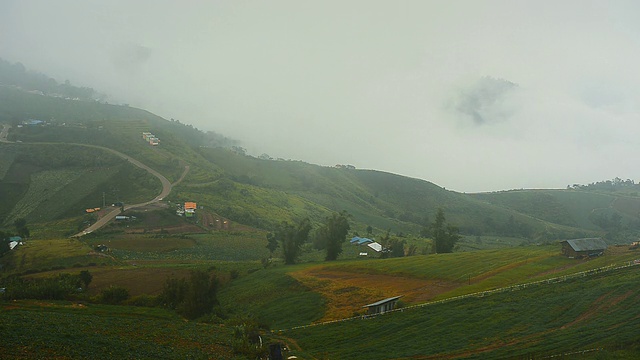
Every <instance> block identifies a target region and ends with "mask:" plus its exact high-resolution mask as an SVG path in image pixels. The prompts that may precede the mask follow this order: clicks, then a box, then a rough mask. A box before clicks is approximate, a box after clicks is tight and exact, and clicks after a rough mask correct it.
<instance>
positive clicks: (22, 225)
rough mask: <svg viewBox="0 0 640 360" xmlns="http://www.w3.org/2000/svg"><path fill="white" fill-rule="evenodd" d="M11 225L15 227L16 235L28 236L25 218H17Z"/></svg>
mask: <svg viewBox="0 0 640 360" xmlns="http://www.w3.org/2000/svg"><path fill="white" fill-rule="evenodd" d="M13 226H15V227H16V232H17V233H18V236H21V237H23V238H28V237H29V229H28V228H27V220H26V219H25V218H19V219H17V220H16V221H14V222H13Z"/></svg>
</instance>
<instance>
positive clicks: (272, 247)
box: [267, 233, 278, 257]
mask: <svg viewBox="0 0 640 360" xmlns="http://www.w3.org/2000/svg"><path fill="white" fill-rule="evenodd" d="M277 248H278V239H277V238H276V237H275V235H274V234H273V233H268V234H267V249H269V253H270V254H271V255H270V257H273V252H274V251H276V249H277Z"/></svg>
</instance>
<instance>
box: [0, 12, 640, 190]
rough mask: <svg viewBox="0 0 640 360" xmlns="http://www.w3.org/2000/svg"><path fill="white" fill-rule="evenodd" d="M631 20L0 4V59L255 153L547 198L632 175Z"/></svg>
mask: <svg viewBox="0 0 640 360" xmlns="http://www.w3.org/2000/svg"><path fill="white" fill-rule="evenodd" d="M637 14H640V6H638V5H637V4H636V2H634V1H628V2H627V1H614V2H584V1H577V0H576V1H562V2H556V1H536V2H515V1H506V0H505V1H462V0H461V1H455V2H451V1H429V2H426V1H406V2H400V3H394V2H388V1H348V2H338V1H315V2H298V1H272V2H252V1H234V2H189V3H177V2H172V1H163V2H158V1H136V2H127V1H84V2H81V3H78V2H77V1H56V2H46V1H37V0H25V1H5V2H3V3H2V4H0V56H2V57H5V58H7V59H8V60H11V61H21V62H23V63H24V64H25V65H27V66H28V67H31V68H34V69H38V70H41V71H45V72H48V73H50V74H51V75H52V76H54V77H57V78H58V79H60V80H64V79H67V78H68V79H70V80H71V81H72V82H74V83H77V84H81V85H87V86H92V87H95V88H97V89H100V90H103V91H106V92H108V93H110V94H112V95H114V97H115V98H116V99H119V100H120V101H122V102H127V103H130V104H132V105H137V106H141V107H145V108H148V109H149V110H151V111H154V112H156V113H158V114H159V115H162V116H165V117H174V118H177V119H180V120H181V121H183V122H189V123H193V124H194V126H196V127H198V128H202V129H212V130H216V131H219V132H222V133H224V134H226V135H228V136H232V137H235V138H238V139H240V140H242V141H243V142H244V145H245V146H246V147H248V148H249V149H255V150H254V151H255V152H256V153H258V154H261V153H263V152H267V153H269V154H270V155H272V156H275V157H283V158H294V159H303V160H307V161H310V162H315V163H320V164H326V165H332V164H335V163H352V164H354V165H356V166H359V167H367V168H376V169H381V170H387V171H392V172H397V173H400V174H404V175H409V176H414V177H419V178H423V179H426V180H430V181H433V182H435V183H437V184H439V185H441V186H445V187H447V188H451V189H454V190H459V191H481V190H499V189H508V188H520V187H564V186H566V185H567V184H569V183H573V182H591V181H598V180H603V179H606V178H612V177H615V176H620V177H622V178H633V177H634V176H635V175H636V173H637V170H636V169H635V168H634V167H633V165H632V162H631V161H629V160H627V159H628V158H627V157H625V155H628V154H634V153H637V152H638V151H639V150H640V149H639V148H638V145H636V141H635V139H634V134H635V133H637V131H636V130H637V128H638V126H639V125H637V118H638V113H639V111H638V105H637V104H638V103H639V102H638V100H640V99H639V96H640V95H638V92H637V88H638V84H639V82H640V73H638V72H636V71H634V68H635V67H636V66H637V63H638V60H640V45H639V44H638V42H637V39H638V38H639V36H640V21H638V19H637ZM483 79H484V80H483ZM486 79H494V80H495V81H492V80H490V81H489V83H487V80H486ZM502 80H504V81H505V82H501V81H502ZM506 81H508V82H512V83H514V84H517V88H515V90H513V91H511V90H509V91H505V90H504V89H503V90H500V89H502V88H501V87H500V86H498V85H499V84H503V85H504V84H506ZM498 90H500V91H498ZM487 91H488V92H487ZM478 94H484V95H482V96H480V97H478V96H479V95H478ZM465 99H466V100H465ZM461 104H463V105H465V106H463V108H464V109H465V110H464V111H461V109H460V107H461ZM452 105H453V109H452ZM471 105H473V106H471ZM456 109H457V110H456ZM474 109H475V110H474ZM474 111H475V112H476V114H477V115H479V116H480V118H477V119H481V121H479V122H480V123H482V126H478V124H474V123H473V122H470V121H469V117H473V114H474ZM461 114H462V115H464V116H461ZM465 114H466V115H465ZM465 116H466V117H467V118H466V120H465ZM476 122H477V121H476Z"/></svg>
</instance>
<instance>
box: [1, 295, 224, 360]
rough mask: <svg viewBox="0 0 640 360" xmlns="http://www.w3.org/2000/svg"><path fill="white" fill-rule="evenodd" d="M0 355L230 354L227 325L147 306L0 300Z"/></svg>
mask: <svg viewBox="0 0 640 360" xmlns="http://www.w3.org/2000/svg"><path fill="white" fill-rule="evenodd" d="M0 318H2V321H1V322H0V333H2V334H3V335H2V342H0V352H1V353H2V358H3V359H28V358H31V359H35V358H58V359H61V358H65V359H97V358H110V359H130V358H132V356H133V357H135V358H147V359H211V358H215V359H232V358H234V356H233V354H232V351H231V348H230V346H229V343H230V339H231V338H232V335H231V331H232V330H231V329H230V328H225V327H222V326H219V325H207V324H202V323H196V322H185V321H182V319H181V318H180V317H179V316H178V315H176V314H175V313H173V312H169V311H166V310H160V309H151V308H136V307H125V306H108V305H78V304H69V303H64V302H59V303H43V302H30V301H19V302H13V303H10V304H9V303H4V304H3V303H0Z"/></svg>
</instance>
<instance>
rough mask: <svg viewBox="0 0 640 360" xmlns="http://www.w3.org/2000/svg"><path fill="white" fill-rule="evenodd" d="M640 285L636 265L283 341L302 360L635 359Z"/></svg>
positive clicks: (307, 331) (298, 333)
mask: <svg viewBox="0 0 640 360" xmlns="http://www.w3.org/2000/svg"><path fill="white" fill-rule="evenodd" d="M639 280H640V273H638V270H637V269H636V268H635V267H634V268H630V269H625V270H620V271H617V272H615V273H606V274H604V275H597V276H593V277H587V278H580V279H575V280H570V281H567V282H564V283H559V284H552V285H541V286H534V287H529V288H527V289H524V290H520V291H515V292H507V293H499V294H495V295H490V296H488V297H483V298H468V299H464V300H459V301H455V302H450V303H445V304H438V305H432V306H427V307H423V308H419V309H415V310H413V309H412V310H406V311H404V312H394V313H392V314H388V315H384V316H380V317H376V318H373V319H367V320H353V321H346V322H341V323H335V324H330V325H324V326H315V327H309V328H303V329H297V330H292V331H287V332H285V333H284V336H286V337H288V338H292V339H295V341H296V342H297V344H298V345H299V346H300V347H301V348H302V349H304V350H303V351H302V352H301V354H302V357H303V358H304V357H305V356H304V355H305V354H309V355H312V356H314V357H326V358H348V359H389V358H395V359H398V358H410V357H411V358H413V357H416V356H417V357H419V358H431V357H432V358H514V357H521V356H535V357H540V356H545V355H560V354H563V353H569V352H572V351H579V350H587V349H593V348H604V349H605V350H606V352H603V353H601V354H600V355H606V354H609V355H611V356H612V358H624V357H622V356H624V355H627V356H628V357H627V358H634V356H638V355H639V354H640V348H639V347H638V341H639V340H640V338H639V336H638V333H637V331H636V330H635V329H636V328H637V327H638V326H640V316H639V314H640V311H638V307H637V301H638V300H639V299H640V291H638V288H637V286H636V284H637V281H639ZM525 309H526V310H525ZM327 344H331V346H326V345H327ZM620 348H625V350H624V352H623V351H620V352H617V351H618V350H619V349H620ZM619 356H620V357H619Z"/></svg>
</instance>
